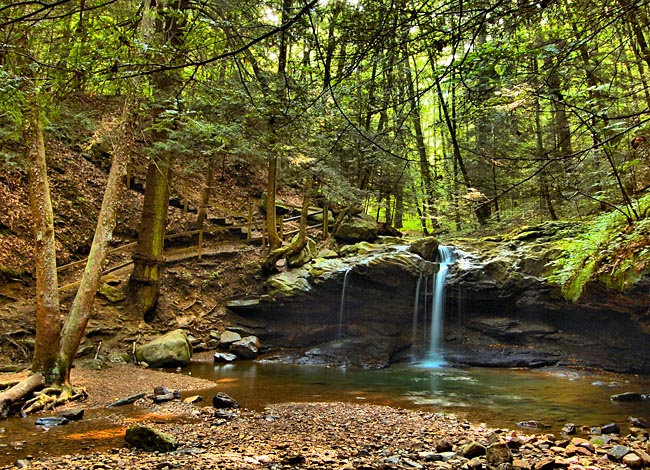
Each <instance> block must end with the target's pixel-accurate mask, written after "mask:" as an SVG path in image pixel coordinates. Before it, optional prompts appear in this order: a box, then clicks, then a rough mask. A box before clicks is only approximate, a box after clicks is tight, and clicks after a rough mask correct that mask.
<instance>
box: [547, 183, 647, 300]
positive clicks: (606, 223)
mask: <svg viewBox="0 0 650 470" xmlns="http://www.w3.org/2000/svg"><path fill="white" fill-rule="evenodd" d="M639 207H640V208H641V209H642V210H641V211H640V213H641V214H644V211H645V213H646V214H647V212H648V211H647V208H648V207H650V196H646V197H644V198H643V199H641V200H640V201H639ZM558 245H559V248H561V249H562V251H563V255H562V256H561V257H560V258H559V259H558V260H556V261H555V269H554V271H553V273H552V274H551V276H550V277H549V280H550V281H551V282H553V283H555V284H558V285H560V286H561V287H562V293H563V294H564V296H565V297H566V298H567V299H568V300H571V301H573V302H575V301H577V300H578V299H579V298H580V297H581V296H582V294H583V293H584V291H585V288H586V287H587V285H588V284H589V283H592V282H597V283H598V284H600V285H602V286H604V287H606V288H608V289H615V290H619V291H625V290H627V289H629V288H630V287H631V286H633V285H634V283H635V282H636V281H638V280H639V279H640V278H641V276H643V275H644V274H647V273H648V272H649V271H650V217H645V218H642V219H641V220H637V221H635V222H634V223H632V224H629V223H628V221H627V220H626V218H625V216H624V214H622V213H621V212H619V211H613V212H609V213H606V214H601V215H598V216H596V217H594V218H593V219H592V220H591V221H589V223H586V224H584V228H583V231H582V232H581V233H580V234H578V235H576V236H574V237H571V238H566V239H564V240H562V241H559V242H558Z"/></svg>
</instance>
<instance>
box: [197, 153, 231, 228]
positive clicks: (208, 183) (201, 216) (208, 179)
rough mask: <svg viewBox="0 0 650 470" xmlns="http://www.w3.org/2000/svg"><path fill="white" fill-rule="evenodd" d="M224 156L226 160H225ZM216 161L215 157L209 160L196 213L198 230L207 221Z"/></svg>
mask: <svg viewBox="0 0 650 470" xmlns="http://www.w3.org/2000/svg"><path fill="white" fill-rule="evenodd" d="M225 158H226V157H225V156H224V160H225ZM215 164H216V162H215V161H214V159H213V158H211V159H210V161H209V162H208V171H207V172H206V175H205V186H203V191H201V203H200V204H199V211H198V214H197V215H196V228H197V230H201V229H203V223H204V222H205V218H206V213H207V209H208V204H209V203H210V196H211V195H212V184H213V182H214V166H215Z"/></svg>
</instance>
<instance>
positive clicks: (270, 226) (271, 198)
mask: <svg viewBox="0 0 650 470" xmlns="http://www.w3.org/2000/svg"><path fill="white" fill-rule="evenodd" d="M292 6H293V0H282V17H281V21H282V23H283V24H284V23H286V22H287V21H289V17H290V14H291V8H292ZM288 51H289V40H288V34H287V32H286V31H285V30H282V31H281V32H280V41H279V46H278V69H277V77H276V82H275V100H276V101H277V104H275V105H274V108H275V109H274V111H273V115H272V116H271V117H270V118H269V131H270V133H271V135H272V136H273V137H272V142H271V145H270V149H269V151H270V154H269V157H268V171H267V184H266V228H267V231H268V236H269V245H270V246H271V250H275V249H277V248H278V247H280V245H282V239H280V236H279V234H278V229H277V220H276V215H275V198H276V192H277V179H278V158H279V157H278V154H277V152H278V150H277V147H278V146H277V145H276V144H277V143H278V142H279V140H280V139H281V137H280V136H278V135H277V133H278V129H279V125H280V123H279V122H278V121H279V117H280V112H281V111H280V110H281V109H282V108H283V106H282V103H284V102H285V101H286V91H287V80H286V72H287V70H286V68H287V58H288Z"/></svg>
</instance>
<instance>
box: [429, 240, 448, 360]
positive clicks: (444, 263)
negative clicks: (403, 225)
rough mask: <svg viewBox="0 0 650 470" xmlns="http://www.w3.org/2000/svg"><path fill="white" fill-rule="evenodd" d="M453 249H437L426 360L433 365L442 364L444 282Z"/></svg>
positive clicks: (443, 247)
mask: <svg viewBox="0 0 650 470" xmlns="http://www.w3.org/2000/svg"><path fill="white" fill-rule="evenodd" d="M453 254H454V249H453V247H451V246H439V247H438V272H437V273H435V274H434V279H433V287H432V292H433V294H432V295H433V297H432V299H431V334H430V336H429V351H428V354H427V356H428V360H429V361H431V362H433V363H440V362H443V357H442V325H443V321H444V316H445V280H446V279H447V271H449V265H450V264H451V263H452V262H453Z"/></svg>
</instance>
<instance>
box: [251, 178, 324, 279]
mask: <svg viewBox="0 0 650 470" xmlns="http://www.w3.org/2000/svg"><path fill="white" fill-rule="evenodd" d="M313 181H314V178H313V177H312V176H309V177H307V178H305V190H304V195H303V199H302V212H301V213H300V230H299V232H298V236H297V237H296V239H295V240H294V241H293V242H292V243H291V244H289V245H286V246H283V247H280V248H277V249H275V250H271V251H270V252H269V254H268V255H267V257H266V259H265V260H264V263H262V272H263V273H265V274H269V273H271V272H272V271H273V269H275V264H276V263H277V262H278V260H280V259H282V258H287V257H289V256H291V255H294V254H297V253H300V252H301V251H302V249H303V248H304V247H305V246H306V245H307V217H308V216H309V201H310V199H311V188H312V185H313Z"/></svg>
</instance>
